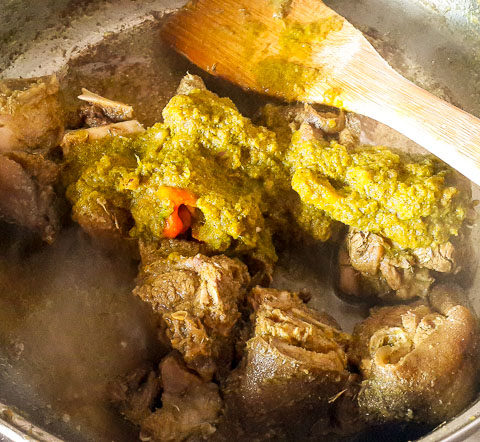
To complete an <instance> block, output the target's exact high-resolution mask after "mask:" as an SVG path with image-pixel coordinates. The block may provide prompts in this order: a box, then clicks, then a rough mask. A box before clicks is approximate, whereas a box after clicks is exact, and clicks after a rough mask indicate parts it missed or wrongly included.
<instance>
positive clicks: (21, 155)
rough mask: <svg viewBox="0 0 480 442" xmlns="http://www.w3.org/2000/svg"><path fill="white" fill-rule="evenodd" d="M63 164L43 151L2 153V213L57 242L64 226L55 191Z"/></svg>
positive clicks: (43, 236)
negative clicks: (59, 232) (51, 158)
mask: <svg viewBox="0 0 480 442" xmlns="http://www.w3.org/2000/svg"><path fill="white" fill-rule="evenodd" d="M59 171H60V168H59V166H58V165H57V164H56V163H53V162H52V161H49V160H47V159H45V158H44V157H43V156H42V155H41V154H31V153H26V152H21V151H18V152H11V153H8V154H4V155H0V217H2V218H3V219H4V220H6V221H8V222H12V223H15V224H19V225H21V226H23V227H26V228H27V229H30V230H32V231H33V232H35V233H37V234H39V235H40V236H41V237H42V239H43V240H44V241H47V242H49V243H51V242H53V240H54V238H55V235H56V233H57V232H58V231H59V230H60V219H59V206H60V205H61V204H60V200H59V198H57V195H56V193H55V184H56V182H57V180H58V176H59Z"/></svg>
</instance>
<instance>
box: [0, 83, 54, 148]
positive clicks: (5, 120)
mask: <svg viewBox="0 0 480 442" xmlns="http://www.w3.org/2000/svg"><path fill="white" fill-rule="evenodd" d="M58 92H59V85H58V81H57V78H56V77H55V76H51V77H42V78H32V79H8V80H2V81H0V152H4V153H5V152H10V151H14V150H25V149H35V150H38V151H40V152H42V153H46V152H48V151H49V150H50V149H52V148H53V147H56V146H58V145H59V143H60V141H61V139H62V135H63V114H62V108H61V106H60V102H59V97H58Z"/></svg>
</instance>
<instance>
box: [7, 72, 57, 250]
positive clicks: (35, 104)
mask: <svg viewBox="0 0 480 442" xmlns="http://www.w3.org/2000/svg"><path fill="white" fill-rule="evenodd" d="M58 94H59V85H58V81H57V79H56V77H55V76H52V77H43V78H33V79H9V80H3V81H0V218H2V219H4V220H5V221H7V222H11V223H14V224H18V225H20V226H22V227H25V228H27V229H29V230H31V231H33V232H35V233H37V234H38V235H39V236H40V237H41V238H42V239H43V240H45V241H47V242H52V241H53V240H54V237H55V234H56V233H57V232H58V230H59V228H60V220H59V207H60V206H61V204H60V198H59V197H58V196H57V194H56V193H55V187H56V184H57V181H58V178H59V172H60V167H59V166H58V165H57V164H56V163H55V162H53V161H51V160H50V159H49V157H48V154H49V152H50V151H51V150H52V148H54V147H56V146H58V145H59V143H60V140H61V137H62V135H63V117H62V108H61V105H60V101H59V96H58Z"/></svg>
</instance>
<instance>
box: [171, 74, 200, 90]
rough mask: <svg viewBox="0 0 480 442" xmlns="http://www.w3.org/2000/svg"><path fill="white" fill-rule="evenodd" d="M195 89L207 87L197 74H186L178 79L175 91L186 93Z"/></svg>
mask: <svg viewBox="0 0 480 442" xmlns="http://www.w3.org/2000/svg"><path fill="white" fill-rule="evenodd" d="M195 89H201V90H206V89H207V88H206V86H205V83H204V82H203V80H202V79H201V78H200V77H199V76H198V75H192V74H187V75H185V76H184V77H183V78H182V79H181V80H180V84H179V85H178V87H177V92H176V93H177V94H184V95H188V94H189V93H190V92H192V91H193V90H195Z"/></svg>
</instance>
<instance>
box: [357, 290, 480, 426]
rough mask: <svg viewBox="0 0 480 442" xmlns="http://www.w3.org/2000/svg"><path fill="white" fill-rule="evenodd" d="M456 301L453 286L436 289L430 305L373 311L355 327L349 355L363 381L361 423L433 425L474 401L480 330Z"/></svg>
mask: <svg viewBox="0 0 480 442" xmlns="http://www.w3.org/2000/svg"><path fill="white" fill-rule="evenodd" d="M461 298H462V296H461V289H460V288H459V287H458V286H454V285H448V286H447V285H439V286H436V287H435V288H434V289H433V290H432V293H431V295H430V296H429V300H430V306H428V305H425V304H418V303H417V304H413V305H410V306H408V305H402V306H396V307H383V308H378V309H374V310H373V311H372V313H371V315H370V316H369V317H368V318H367V319H366V320H365V321H363V322H362V323H361V324H359V325H357V326H356V328H355V331H354V334H353V345H352V347H351V350H350V352H349V357H350V360H351V361H352V363H354V364H355V365H357V366H358V367H359V369H360V371H361V373H362V374H363V376H364V379H365V380H364V382H363V384H362V389H361V391H360V393H359V396H358V403H359V406H360V410H361V412H362V414H364V416H365V418H366V419H368V420H370V421H372V422H376V423H379V422H389V421H415V422H420V423H426V424H432V425H434V424H439V423H441V422H443V421H445V420H448V419H450V418H452V417H453V416H455V415H456V414H457V413H459V412H460V411H461V410H462V409H463V408H464V407H466V406H467V405H468V404H469V403H470V402H471V401H472V400H473V399H474V397H475V395H476V392H477V387H478V375H479V365H478V364H479V328H478V322H477V319H476V317H474V315H473V314H472V312H471V311H470V310H469V309H468V308H467V307H465V306H464V305H461V304H459V300H460V299H461Z"/></svg>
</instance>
